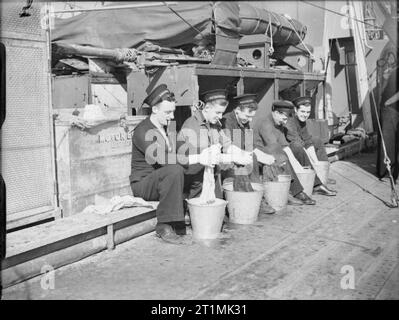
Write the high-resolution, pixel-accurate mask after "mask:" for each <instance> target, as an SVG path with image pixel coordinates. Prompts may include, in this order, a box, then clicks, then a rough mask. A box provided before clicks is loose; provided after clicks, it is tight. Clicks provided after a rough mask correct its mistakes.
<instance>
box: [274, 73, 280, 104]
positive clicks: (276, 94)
mask: <svg viewBox="0 0 399 320" xmlns="http://www.w3.org/2000/svg"><path fill="white" fill-rule="evenodd" d="M279 81H280V79H278V78H275V79H274V100H278V99H279V91H280V90H279V89H280V86H279Z"/></svg>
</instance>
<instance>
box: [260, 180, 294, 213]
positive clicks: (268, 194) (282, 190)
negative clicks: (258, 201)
mask: <svg viewBox="0 0 399 320" xmlns="http://www.w3.org/2000/svg"><path fill="white" fill-rule="evenodd" d="M290 185H291V176H290V175H279V176H278V181H265V182H263V187H264V195H265V198H266V201H267V203H268V204H269V205H270V206H271V207H272V208H273V209H274V210H276V211H280V210H283V209H285V208H286V207H287V202H288V192H289V190H290Z"/></svg>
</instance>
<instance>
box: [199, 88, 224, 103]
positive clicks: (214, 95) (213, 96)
mask: <svg viewBox="0 0 399 320" xmlns="http://www.w3.org/2000/svg"><path fill="white" fill-rule="evenodd" d="M202 97H203V98H202V100H203V101H204V102H205V103H207V102H210V101H214V100H218V99H224V100H227V90H225V89H215V90H209V91H205V92H204V93H203V94H202Z"/></svg>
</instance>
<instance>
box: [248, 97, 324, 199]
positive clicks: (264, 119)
mask: <svg viewBox="0 0 399 320" xmlns="http://www.w3.org/2000/svg"><path fill="white" fill-rule="evenodd" d="M293 109H294V107H293V105H292V103H291V102H289V101H275V102H273V104H272V112H271V113H270V114H260V115H259V117H257V118H255V120H254V124H253V130H254V132H253V133H254V147H255V148H256V149H259V150H261V151H263V152H264V153H267V154H271V155H273V156H274V158H275V159H276V163H277V165H278V166H283V168H284V173H285V174H289V175H291V185H290V194H289V196H288V204H290V205H301V204H306V205H314V204H316V201H315V200H313V199H311V198H310V197H309V196H308V195H307V194H306V193H305V192H303V186H302V184H301V182H300V181H299V179H298V177H297V175H296V174H295V171H300V170H302V166H301V165H300V164H299V162H298V161H297V160H296V159H295V156H294V155H293V153H292V151H291V149H290V147H289V143H288V142H287V140H286V138H285V130H286V128H285V126H284V125H285V123H286V122H287V119H288V117H289V115H290V114H291V112H292V110H293ZM271 168H272V166H264V167H263V179H265V178H268V177H269V176H273V174H274V173H273V172H271V173H268V172H269V171H270V169H271Z"/></svg>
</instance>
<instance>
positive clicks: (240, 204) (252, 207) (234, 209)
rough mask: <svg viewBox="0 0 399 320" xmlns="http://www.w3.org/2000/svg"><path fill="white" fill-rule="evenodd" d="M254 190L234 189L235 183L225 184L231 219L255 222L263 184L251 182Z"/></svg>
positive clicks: (241, 221) (231, 220) (246, 222)
mask: <svg viewBox="0 0 399 320" xmlns="http://www.w3.org/2000/svg"><path fill="white" fill-rule="evenodd" d="M251 185H252V188H253V189H254V191H252V192H243V191H233V183H232V182H230V183H226V184H223V189H224V192H225V195H226V200H227V209H228V210H229V221H230V222H232V223H237V224H253V223H255V222H256V221H257V220H258V214H259V209H260V203H261V201H262V198H263V185H262V184H260V183H251Z"/></svg>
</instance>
